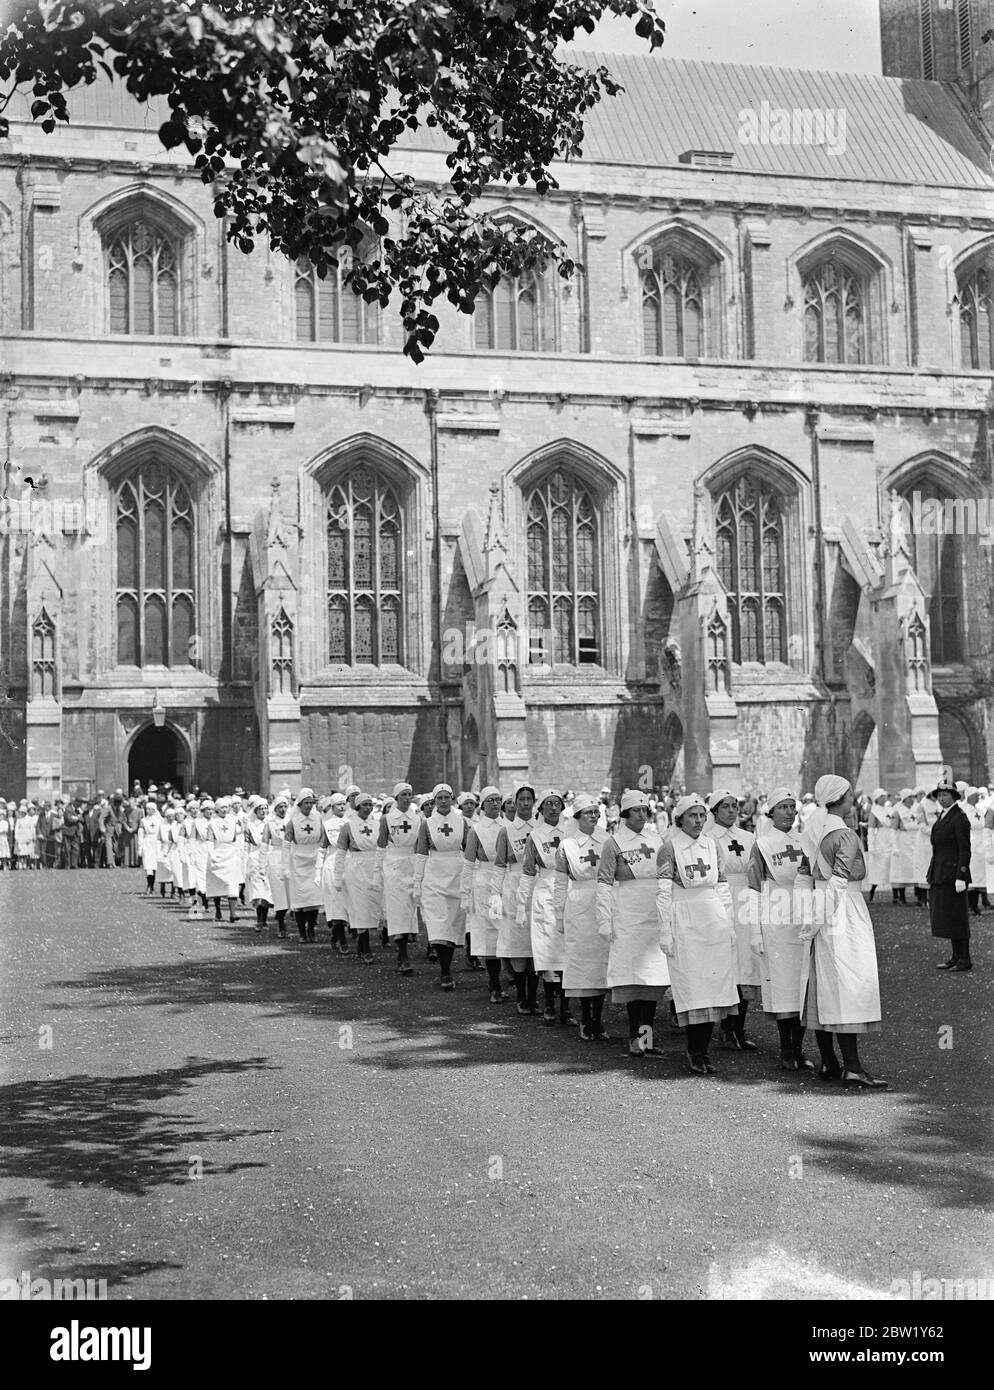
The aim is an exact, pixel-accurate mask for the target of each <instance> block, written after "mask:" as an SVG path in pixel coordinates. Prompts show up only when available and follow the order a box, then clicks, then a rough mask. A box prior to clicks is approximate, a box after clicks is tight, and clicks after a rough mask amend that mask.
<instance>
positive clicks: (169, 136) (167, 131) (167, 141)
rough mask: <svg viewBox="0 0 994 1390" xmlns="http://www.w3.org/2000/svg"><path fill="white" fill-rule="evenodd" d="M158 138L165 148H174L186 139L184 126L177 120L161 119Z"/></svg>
mask: <svg viewBox="0 0 994 1390" xmlns="http://www.w3.org/2000/svg"><path fill="white" fill-rule="evenodd" d="M159 139H160V140H161V142H162V143H163V145H165V147H166V149H167V150H171V149H175V147H176V146H177V145H182V143H183V141H184V140H185V139H186V128H185V127H184V126H182V125H180V124H179V122H178V121H163V122H162V125H160V126H159Z"/></svg>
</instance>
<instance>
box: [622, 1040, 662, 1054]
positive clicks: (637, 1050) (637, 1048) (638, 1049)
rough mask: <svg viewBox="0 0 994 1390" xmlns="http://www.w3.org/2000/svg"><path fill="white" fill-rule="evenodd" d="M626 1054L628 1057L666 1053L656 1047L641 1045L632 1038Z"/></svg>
mask: <svg viewBox="0 0 994 1390" xmlns="http://www.w3.org/2000/svg"><path fill="white" fill-rule="evenodd" d="M628 1055H629V1056H630V1057H665V1056H666V1053H665V1052H663V1051H662V1049H661V1048H658V1047H643V1046H642V1044H641V1043H640V1042H639V1041H638V1040H637V1039H633V1040H632V1041H631V1042H630V1043H629V1044H628Z"/></svg>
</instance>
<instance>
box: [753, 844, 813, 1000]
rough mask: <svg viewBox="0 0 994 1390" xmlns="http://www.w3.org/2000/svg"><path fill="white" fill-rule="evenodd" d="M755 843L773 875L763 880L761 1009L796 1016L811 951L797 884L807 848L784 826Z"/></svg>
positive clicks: (760, 904) (761, 907)
mask: <svg viewBox="0 0 994 1390" xmlns="http://www.w3.org/2000/svg"><path fill="white" fill-rule="evenodd" d="M756 844H757V845H758V847H759V852H760V854H762V856H763V863H764V864H765V866H766V872H767V874H768V875H769V877H764V879H763V891H762V894H761V895H760V902H759V924H760V930H761V931H762V934H763V955H762V957H761V959H760V963H759V971H760V976H761V980H762V987H763V1008H764V1010H765V1011H766V1013H768V1014H780V1015H784V1014H796V1013H797V1012H798V1003H797V994H798V989H799V988H800V981H801V968H802V966H803V964H804V957H805V955H806V954H807V943H806V942H804V941H802V940H801V938H800V931H801V927H802V926H803V924H804V923H803V918H804V910H803V899H802V896H801V890H800V889H798V887H797V871H798V869H799V868H800V865H801V859H802V857H803V853H804V851H803V850H802V849H801V845H800V841H799V839H797V837H795V836H794V835H789V834H785V833H784V832H783V831H782V830H775V829H774V830H771V831H769V833H768V834H766V835H764V836H762V837H761V838H759V839H757V841H756ZM774 890H776V891H774Z"/></svg>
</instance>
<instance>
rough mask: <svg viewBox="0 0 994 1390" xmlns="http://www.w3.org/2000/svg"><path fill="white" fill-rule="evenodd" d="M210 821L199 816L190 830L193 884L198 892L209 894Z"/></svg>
mask: <svg viewBox="0 0 994 1390" xmlns="http://www.w3.org/2000/svg"><path fill="white" fill-rule="evenodd" d="M209 826H210V821H208V820H206V819H205V818H204V817H203V816H198V817H197V818H196V820H195V821H194V822H193V826H192V829H191V831H190V863H191V867H192V869H193V886H194V888H196V890H197V892H198V893H203V895H204V897H206V896H207V860H208V858H209V857H210V851H211V846H210V830H209Z"/></svg>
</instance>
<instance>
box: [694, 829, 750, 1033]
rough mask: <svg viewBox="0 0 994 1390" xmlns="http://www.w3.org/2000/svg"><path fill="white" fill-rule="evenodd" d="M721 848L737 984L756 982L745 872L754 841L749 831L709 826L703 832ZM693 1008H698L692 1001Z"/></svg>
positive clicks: (748, 895)
mask: <svg viewBox="0 0 994 1390" xmlns="http://www.w3.org/2000/svg"><path fill="white" fill-rule="evenodd" d="M704 834H705V835H708V836H710V838H711V839H712V840H714V841H715V843H716V844H718V845H719V846H720V847H721V852H722V855H723V856H724V869H725V878H726V880H727V882H728V887H729V889H730V891H731V894H732V924H733V926H734V927H735V950H736V955H737V958H738V965H737V967H736V968H737V970H738V981H737V982H738V983H739V984H740V985H758V984H759V983H760V974H759V962H758V961H757V960H756V953H755V951H753V949H752V944H751V943H752V922H751V921H750V918H749V912H750V901H749V899H750V894H749V885H748V881H747V879H746V874H747V872H748V869H749V855H750V854H751V853H752V847H753V845H754V844H755V842H756V837H755V835H754V834H753V833H752V831H751V830H743V829H742V827H741V826H738V825H736V826H733V827H732V829H731V830H729V829H727V828H726V827H725V826H723V825H709V826H708V828H707V829H706V830H705V831H704ZM693 1007H694V1008H696V1007H697V1005H696V1004H695V1005H694V1006H693Z"/></svg>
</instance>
